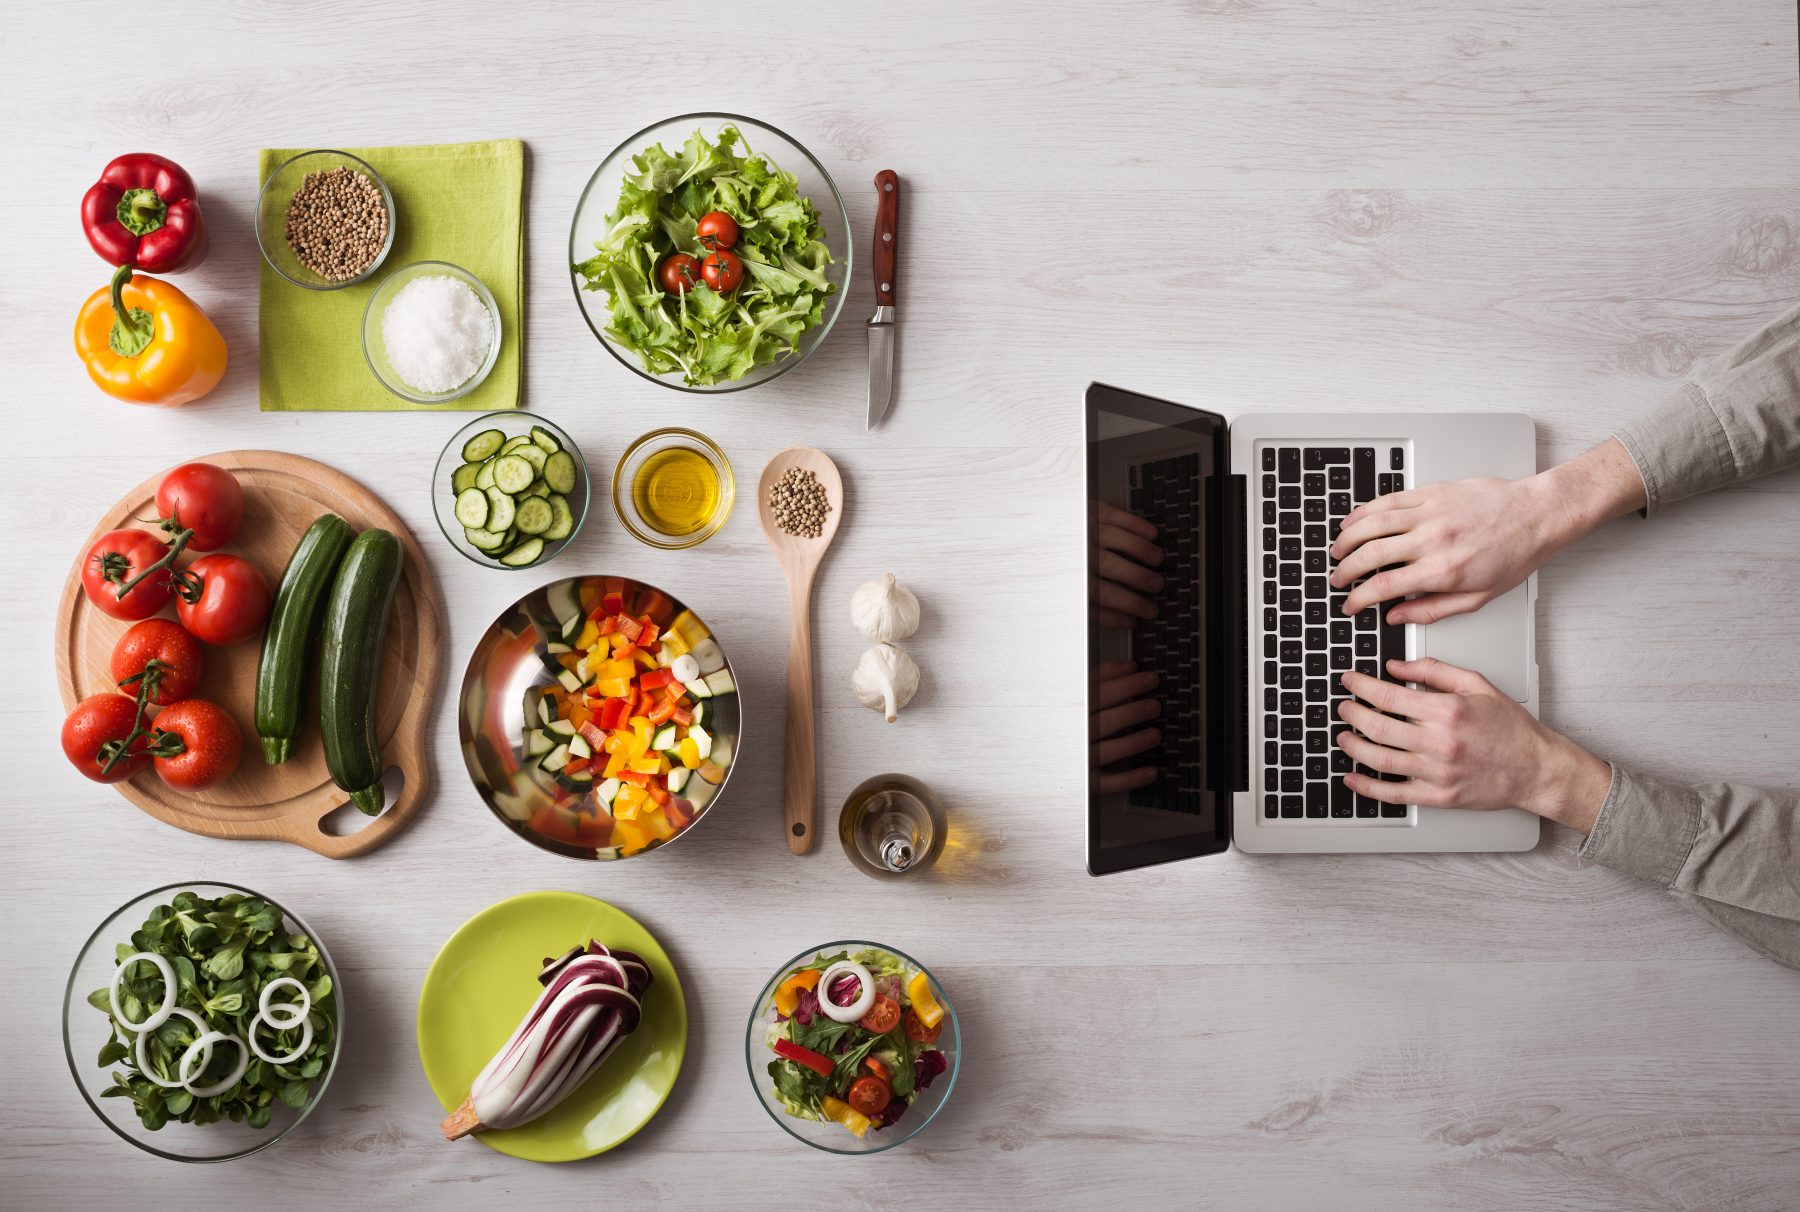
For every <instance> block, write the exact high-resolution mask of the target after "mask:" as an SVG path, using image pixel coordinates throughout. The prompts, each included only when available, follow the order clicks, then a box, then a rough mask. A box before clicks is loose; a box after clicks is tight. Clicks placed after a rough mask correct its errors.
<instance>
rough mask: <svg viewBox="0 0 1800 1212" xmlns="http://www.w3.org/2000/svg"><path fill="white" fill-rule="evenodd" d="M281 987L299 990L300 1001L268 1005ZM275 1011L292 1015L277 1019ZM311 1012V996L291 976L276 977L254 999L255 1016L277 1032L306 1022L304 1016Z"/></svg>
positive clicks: (290, 1029)
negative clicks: (289, 1012) (291, 987)
mask: <svg viewBox="0 0 1800 1212" xmlns="http://www.w3.org/2000/svg"><path fill="white" fill-rule="evenodd" d="M283 985H292V986H293V987H294V988H296V989H298V990H300V1000H299V1001H297V1002H283V1003H282V1004H281V1005H279V1006H271V1005H269V999H270V998H271V997H272V996H273V995H274V993H275V990H277V989H279V988H281V987H282V986H283ZM276 1010H293V1011H294V1013H292V1014H284V1015H282V1016H281V1017H279V1018H277V1017H276V1016H275V1013H274V1012H275V1011H276ZM311 1011H312V994H311V993H309V992H307V989H306V986H305V985H303V984H301V983H300V982H299V981H297V980H295V979H294V978H293V977H291V976H278V977H276V978H275V979H274V980H272V981H270V982H269V983H268V984H266V985H264V986H263V987H262V994H261V996H259V997H258V998H257V999H256V1016H257V1017H258V1018H261V1019H265V1020H267V1022H268V1024H269V1026H271V1027H273V1028H275V1030H277V1031H292V1030H293V1029H294V1028H295V1027H298V1026H299V1025H300V1024H301V1023H303V1022H305V1021H306V1016H307V1015H308V1014H309V1013H311ZM263 1059H264V1060H267V1059H269V1058H268V1057H266V1056H265V1057H263Z"/></svg>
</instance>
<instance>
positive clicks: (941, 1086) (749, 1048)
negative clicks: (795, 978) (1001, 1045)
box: [744, 939, 962, 1153]
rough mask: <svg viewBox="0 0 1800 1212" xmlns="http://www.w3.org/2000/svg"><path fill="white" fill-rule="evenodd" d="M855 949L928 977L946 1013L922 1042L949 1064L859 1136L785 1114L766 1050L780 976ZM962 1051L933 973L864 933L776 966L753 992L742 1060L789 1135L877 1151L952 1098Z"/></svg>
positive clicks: (909, 1134) (843, 1148)
mask: <svg viewBox="0 0 1800 1212" xmlns="http://www.w3.org/2000/svg"><path fill="white" fill-rule="evenodd" d="M859 951H884V952H887V953H888V954H889V955H892V956H894V957H895V958H896V959H898V960H900V961H901V962H902V963H903V964H904V965H905V967H906V973H907V977H908V979H910V978H911V976H912V975H913V974H914V973H921V972H922V973H924V974H925V979H926V980H928V981H930V982H931V992H932V995H933V996H934V997H935V998H936V999H937V1002H938V1004H939V1005H941V1006H942V1007H943V1008H944V1017H943V1021H942V1022H941V1023H940V1024H939V1034H938V1038H937V1039H936V1040H935V1041H934V1042H932V1043H931V1044H929V1045H923V1046H925V1047H929V1048H932V1049H935V1050H937V1051H938V1052H941V1053H943V1056H944V1060H945V1062H946V1063H947V1065H948V1068H947V1069H945V1071H944V1072H942V1073H939V1074H937V1076H936V1077H934V1078H933V1079H932V1081H931V1084H930V1085H929V1086H928V1087H926V1088H924V1089H922V1090H919V1091H918V1097H917V1098H915V1099H914V1100H913V1102H912V1103H911V1105H909V1106H908V1107H907V1108H906V1110H905V1111H904V1112H903V1113H902V1114H901V1116H900V1118H899V1119H898V1120H896V1121H895V1122H894V1123H892V1124H889V1125H888V1126H887V1127H885V1128H872V1129H870V1130H869V1131H868V1132H867V1133H866V1134H865V1135H863V1136H857V1135H856V1134H855V1133H853V1132H851V1131H850V1130H849V1129H847V1128H845V1127H843V1126H841V1125H839V1124H837V1123H835V1122H833V1121H830V1120H812V1119H803V1118H801V1117H800V1116H797V1115H791V1114H789V1113H788V1109H787V1106H786V1104H785V1103H783V1102H782V1101H781V1099H780V1098H779V1097H778V1096H777V1095H776V1093H775V1085H774V1081H773V1080H772V1078H771V1077H770V1074H769V1064H770V1062H771V1061H774V1060H775V1059H776V1057H775V1054H774V1053H773V1052H772V1051H770V1047H769V1031H770V1028H771V1026H772V1025H773V1024H774V1023H776V1022H777V1021H779V1020H778V1018H777V1015H776V1011H775V993H776V990H777V989H778V988H779V987H780V985H781V983H782V981H783V980H784V979H785V978H786V977H787V975H788V973H790V972H792V971H793V970H794V969H796V968H799V967H801V966H802V965H806V964H811V963H812V962H813V961H814V960H815V959H818V958H819V957H827V958H829V957H831V956H834V955H837V954H839V953H848V954H850V955H855V954H856V953H857V952H859ZM961 1052H962V1035H961V1031H960V1029H959V1028H958V1027H957V1023H956V1007H955V1006H953V1005H952V1004H951V1003H950V999H949V998H948V997H947V996H945V994H944V989H943V986H942V985H941V984H939V983H938V979H937V977H935V976H933V975H932V974H931V972H930V970H929V969H927V968H926V967H925V965H924V964H921V963H920V962H919V961H918V960H916V959H914V958H913V957H912V956H910V955H908V954H906V952H904V951H901V950H899V949H897V948H894V947H889V946H887V945H885V944H883V943H872V942H869V941H867V940H864V939H840V940H839V941H837V942H833V943H821V944H819V945H818V946H817V947H808V948H807V949H806V950H804V951H802V952H800V954H798V955H796V956H794V957H793V958H792V959H790V960H788V961H787V962H786V963H785V964H782V965H781V967H779V968H777V969H775V973H774V975H772V976H770V977H769V980H768V983H767V984H765V985H764V986H763V987H762V992H760V993H758V994H757V995H756V1004H755V1005H753V1006H752V1007H751V1008H750V1025H749V1027H748V1029H747V1030H746V1031H745V1033H744V1060H745V1063H746V1064H747V1065H748V1066H749V1069H750V1084H751V1086H753V1087H754V1088H755V1089H756V1097H757V1098H758V1099H759V1100H761V1102H762V1107H763V1110H764V1111H767V1112H768V1113H769V1118H770V1119H772V1120H774V1121H775V1122H776V1123H777V1124H780V1125H781V1127H782V1128H783V1129H784V1130H785V1131H786V1132H787V1133H788V1135H790V1136H793V1137H795V1138H796V1139H799V1140H802V1141H805V1142H806V1143H807V1144H809V1145H811V1146H812V1147H813V1148H815V1149H823V1150H824V1151H825V1152H827V1153H880V1152H882V1151H883V1150H886V1149H892V1148H893V1147H894V1146H895V1145H901V1144H905V1143H906V1142H907V1141H909V1140H911V1139H912V1138H913V1137H915V1136H917V1135H918V1134H919V1133H920V1132H923V1131H924V1130H925V1125H927V1124H929V1123H930V1122H931V1121H932V1120H933V1119H934V1118H936V1117H937V1113H938V1112H939V1111H941V1110H943V1108H944V1104H945V1103H947V1102H949V1101H950V1091H951V1090H952V1089H953V1088H954V1087H955V1086H956V1078H957V1074H958V1073H959V1072H961V1069H962V1064H961V1060H962V1058H961Z"/></svg>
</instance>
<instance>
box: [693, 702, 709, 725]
mask: <svg viewBox="0 0 1800 1212" xmlns="http://www.w3.org/2000/svg"><path fill="white" fill-rule="evenodd" d="M704 719H706V704H705V703H695V704H694V723H696V724H698V723H700V722H701V721H703V720H704Z"/></svg>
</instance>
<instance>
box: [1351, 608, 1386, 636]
mask: <svg viewBox="0 0 1800 1212" xmlns="http://www.w3.org/2000/svg"><path fill="white" fill-rule="evenodd" d="M1354 618H1355V622H1356V629H1357V630H1358V631H1368V632H1372V631H1374V630H1375V628H1376V626H1377V625H1378V624H1380V622H1381V608H1380V607H1379V606H1365V607H1363V608H1362V609H1361V610H1359V611H1357V612H1356V614H1355V616H1354Z"/></svg>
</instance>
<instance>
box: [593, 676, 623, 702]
mask: <svg viewBox="0 0 1800 1212" xmlns="http://www.w3.org/2000/svg"><path fill="white" fill-rule="evenodd" d="M594 689H595V690H597V691H599V692H600V697H601V698H604V699H623V698H630V697H631V681H630V679H629V678H601V679H600V680H599V681H598V682H595V683H594Z"/></svg>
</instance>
